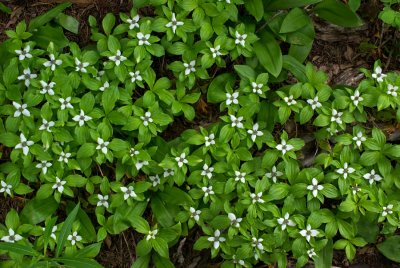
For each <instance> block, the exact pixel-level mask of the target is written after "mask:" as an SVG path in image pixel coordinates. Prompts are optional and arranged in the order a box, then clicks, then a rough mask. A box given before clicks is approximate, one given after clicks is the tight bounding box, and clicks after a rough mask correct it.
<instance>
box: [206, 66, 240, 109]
mask: <svg viewBox="0 0 400 268" xmlns="http://www.w3.org/2000/svg"><path fill="white" fill-rule="evenodd" d="M234 81H235V77H234V75H232V74H230V73H224V74H221V75H219V76H217V77H216V78H215V79H214V80H213V81H212V82H211V83H210V86H209V87H208V90H207V100H208V102H210V103H219V102H222V101H224V100H225V99H226V91H225V85H233V83H234Z"/></svg>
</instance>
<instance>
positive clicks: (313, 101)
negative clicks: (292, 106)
mask: <svg viewBox="0 0 400 268" xmlns="http://www.w3.org/2000/svg"><path fill="white" fill-rule="evenodd" d="M307 103H308V104H310V105H311V109H313V110H315V109H317V108H319V107H321V106H322V104H321V103H320V102H319V101H318V96H315V98H314V99H308V100H307Z"/></svg>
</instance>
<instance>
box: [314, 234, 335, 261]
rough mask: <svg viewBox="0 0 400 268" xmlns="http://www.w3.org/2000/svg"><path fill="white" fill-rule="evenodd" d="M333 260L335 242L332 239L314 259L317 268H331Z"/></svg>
mask: <svg viewBox="0 0 400 268" xmlns="http://www.w3.org/2000/svg"><path fill="white" fill-rule="evenodd" d="M332 260H333V242H332V239H329V240H328V243H327V244H326V245H325V247H324V248H323V249H322V250H320V251H319V252H317V255H316V256H315V257H314V265H315V268H331V267H332Z"/></svg>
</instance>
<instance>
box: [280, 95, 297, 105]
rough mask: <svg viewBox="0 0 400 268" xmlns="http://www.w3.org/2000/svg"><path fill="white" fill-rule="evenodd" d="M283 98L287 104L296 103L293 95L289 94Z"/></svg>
mask: <svg viewBox="0 0 400 268" xmlns="http://www.w3.org/2000/svg"><path fill="white" fill-rule="evenodd" d="M283 100H284V101H285V102H286V104H287V105H288V106H291V105H295V104H296V103H297V101H296V100H295V99H294V97H293V95H290V96H289V97H284V98H283Z"/></svg>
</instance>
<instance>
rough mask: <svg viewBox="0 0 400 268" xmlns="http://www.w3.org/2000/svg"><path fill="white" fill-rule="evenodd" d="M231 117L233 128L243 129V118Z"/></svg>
mask: <svg viewBox="0 0 400 268" xmlns="http://www.w3.org/2000/svg"><path fill="white" fill-rule="evenodd" d="M229 117H230V119H231V122H232V124H231V126H232V127H237V128H243V123H242V121H243V116H239V117H236V116H234V115H231V114H230V115H229Z"/></svg>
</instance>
